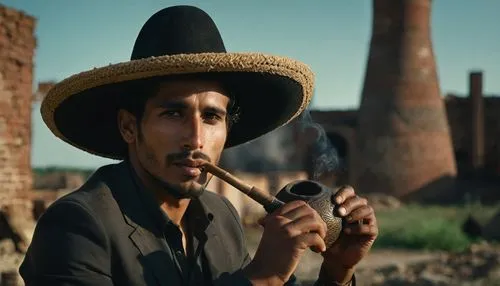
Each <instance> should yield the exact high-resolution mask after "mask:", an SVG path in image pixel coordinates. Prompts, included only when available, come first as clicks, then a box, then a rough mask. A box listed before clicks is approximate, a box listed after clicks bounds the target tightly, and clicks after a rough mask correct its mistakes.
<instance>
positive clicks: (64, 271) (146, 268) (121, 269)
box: [19, 163, 295, 286]
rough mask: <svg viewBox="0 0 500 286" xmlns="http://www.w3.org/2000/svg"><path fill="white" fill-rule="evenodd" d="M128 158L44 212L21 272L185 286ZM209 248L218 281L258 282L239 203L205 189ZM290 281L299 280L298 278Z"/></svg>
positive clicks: (43, 279) (63, 281)
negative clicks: (250, 271) (250, 272)
mask: <svg viewBox="0 0 500 286" xmlns="http://www.w3.org/2000/svg"><path fill="white" fill-rule="evenodd" d="M134 186H135V185H134V183H133V182H132V178H131V176H130V170H129V168H128V167H127V166H126V164H125V163H119V164H116V165H108V166H105V167H101V168H99V169H98V170H97V171H96V172H95V173H94V174H93V175H92V176H91V178H90V179H89V180H88V181H87V182H86V183H85V184H84V185H83V186H82V187H81V188H79V189H78V190H76V191H74V192H72V193H70V194H69V195H66V196H65V197H63V198H60V199H59V200H57V201H56V202H54V203H53V204H52V205H51V206H50V207H49V208H48V209H47V210H46V212H45V213H44V214H43V215H42V216H41V217H40V219H39V221H38V223H37V226H36V229H35V233H34V236H33V240H32V243H31V245H30V247H29V249H28V252H27V254H26V257H25V260H24V261H23V263H22V265H21V267H20V269H19V271H20V274H21V276H22V278H23V279H24V281H25V283H26V285H27V286H29V285H54V286H57V285H82V286H83V285H182V282H181V279H180V276H179V274H178V273H177V272H176V271H177V269H176V268H175V265H174V262H173V260H172V256H171V254H170V252H169V251H167V250H168V249H167V245H166V243H165V239H164V236H163V234H162V233H161V232H160V231H158V230H157V229H158V228H157V226H155V225H154V222H153V220H152V219H151V217H150V216H149V215H148V211H147V210H145V209H144V207H143V206H142V205H141V204H140V199H139V197H138V192H137V190H136V189H134ZM199 202H200V203H201V205H202V206H203V208H204V210H205V212H206V214H207V217H210V220H206V221H204V225H203V229H204V232H205V234H206V236H205V241H202V242H201V243H204V246H203V250H204V254H205V256H206V261H207V263H208V268H209V270H210V271H209V273H210V274H209V275H210V277H209V278H208V279H210V280H212V283H213V284H214V285H251V284H250V283H249V281H248V280H247V279H246V278H245V277H244V276H243V275H242V274H241V273H240V269H241V268H242V267H244V266H245V265H246V264H247V263H248V262H250V256H249V253H248V251H247V248H246V243H245V236H244V233H243V228H242V225H241V223H240V219H239V217H238V214H237V212H236V210H235V209H234V207H233V206H232V205H231V203H230V202H229V201H228V200H227V199H226V198H224V197H222V196H220V195H217V194H215V193H212V192H205V193H204V194H203V195H201V196H200V199H199ZM291 280H292V281H289V282H290V283H289V284H290V285H293V284H294V280H295V278H293V279H291Z"/></svg>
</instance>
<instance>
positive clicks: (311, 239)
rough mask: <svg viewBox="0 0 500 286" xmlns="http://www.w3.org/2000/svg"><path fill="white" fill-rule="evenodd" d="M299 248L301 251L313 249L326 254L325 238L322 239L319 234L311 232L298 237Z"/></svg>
mask: <svg viewBox="0 0 500 286" xmlns="http://www.w3.org/2000/svg"><path fill="white" fill-rule="evenodd" d="M296 243H297V246H298V248H300V249H307V248H311V249H313V250H314V251H320V252H324V251H326V244H325V241H324V240H323V238H321V237H320V236H319V235H318V234H317V233H314V232H310V233H305V234H302V235H300V236H297V240H296Z"/></svg>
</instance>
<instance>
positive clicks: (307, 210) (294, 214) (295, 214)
mask: <svg viewBox="0 0 500 286" xmlns="http://www.w3.org/2000/svg"><path fill="white" fill-rule="evenodd" d="M315 212H316V211H315V210H314V209H313V208H312V207H311V206H310V205H308V204H304V205H302V206H299V207H297V208H294V209H292V210H290V211H288V212H285V213H283V214H281V216H284V217H286V218H288V219H290V220H296V219H299V218H301V217H303V216H308V215H311V214H314V213H315Z"/></svg>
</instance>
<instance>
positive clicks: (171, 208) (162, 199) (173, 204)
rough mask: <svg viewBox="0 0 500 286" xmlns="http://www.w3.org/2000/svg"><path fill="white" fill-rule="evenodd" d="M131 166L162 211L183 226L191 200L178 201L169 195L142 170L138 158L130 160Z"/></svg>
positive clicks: (175, 222)
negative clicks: (183, 219)
mask: <svg viewBox="0 0 500 286" xmlns="http://www.w3.org/2000/svg"><path fill="white" fill-rule="evenodd" d="M130 164H131V165H132V168H133V169H134V171H135V173H136V174H137V177H138V179H139V180H140V181H141V183H142V184H143V185H144V187H145V188H146V190H144V191H146V192H147V191H149V192H151V193H152V195H153V197H154V198H155V199H156V201H157V202H158V205H159V206H160V207H161V209H162V210H163V211H164V212H165V213H166V214H167V216H168V218H169V219H170V220H171V221H172V222H173V223H174V224H176V225H178V226H181V223H182V218H183V217H184V214H185V213H186V210H187V208H188V206H189V202H190V201H191V200H190V199H177V198H175V197H173V196H171V195H169V194H168V193H167V192H166V190H164V189H163V187H162V186H159V185H158V184H156V183H155V182H154V181H153V180H152V179H151V178H150V177H149V175H148V174H147V173H146V171H145V170H144V169H143V168H142V166H141V165H140V164H139V162H138V161H137V158H130Z"/></svg>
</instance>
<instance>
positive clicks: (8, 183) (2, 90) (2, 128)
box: [0, 6, 36, 204]
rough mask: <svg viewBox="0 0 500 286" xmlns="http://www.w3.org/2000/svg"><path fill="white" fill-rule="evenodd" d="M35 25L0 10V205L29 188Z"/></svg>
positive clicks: (22, 15)
mask: <svg viewBox="0 0 500 286" xmlns="http://www.w3.org/2000/svg"><path fill="white" fill-rule="evenodd" d="M35 24H36V20H35V18H33V17H31V16H29V15H26V14H25V13H23V12H19V11H16V10H13V9H9V8H6V7H3V6H0V185H1V186H2V187H1V189H0V202H6V201H8V200H9V199H10V198H14V197H19V196H23V195H25V194H26V192H27V191H29V190H30V189H31V186H32V175H31V105H32V96H33V90H32V89H33V59H34V54H35V48H36V38H35V35H34V33H35ZM0 204H1V203H0Z"/></svg>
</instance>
